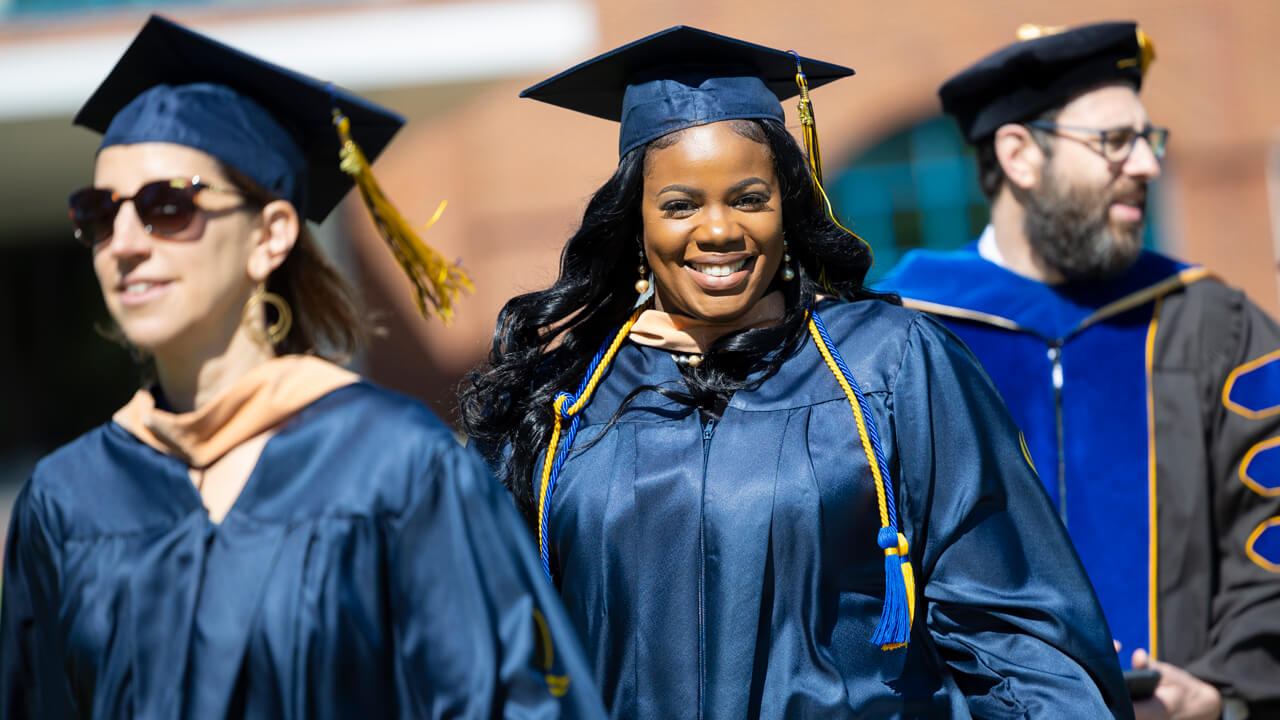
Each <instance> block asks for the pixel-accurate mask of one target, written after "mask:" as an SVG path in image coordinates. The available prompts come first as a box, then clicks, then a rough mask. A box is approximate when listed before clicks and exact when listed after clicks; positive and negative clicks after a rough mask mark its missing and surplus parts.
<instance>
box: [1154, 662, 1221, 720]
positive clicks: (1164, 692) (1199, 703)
mask: <svg viewBox="0 0 1280 720" xmlns="http://www.w3.org/2000/svg"><path fill="white" fill-rule="evenodd" d="M1133 667H1134V669H1137V670H1141V669H1143V668H1151V669H1153V670H1159V671H1160V684H1159V685H1157V686H1156V692H1155V694H1154V695H1152V696H1151V697H1150V698H1148V699H1146V700H1139V701H1137V702H1135V703H1134V704H1133V711H1134V715H1135V716H1136V718H1137V720H1217V718H1219V717H1221V716H1222V695H1221V693H1219V692H1218V688H1216V687H1214V686H1212V685H1210V684H1209V683H1207V682H1205V681H1203V680H1201V679H1199V678H1197V677H1195V676H1194V675H1192V674H1191V673H1189V672H1187V671H1186V670H1183V669H1182V668H1180V667H1177V666H1175V665H1170V664H1169V663H1165V662H1160V661H1159V660H1154V659H1152V658H1151V656H1149V655H1147V651H1146V650H1141V649H1139V650H1134V651H1133Z"/></svg>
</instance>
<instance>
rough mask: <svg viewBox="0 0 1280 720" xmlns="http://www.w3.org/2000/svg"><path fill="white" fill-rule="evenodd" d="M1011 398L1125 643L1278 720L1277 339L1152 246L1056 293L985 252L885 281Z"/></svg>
mask: <svg viewBox="0 0 1280 720" xmlns="http://www.w3.org/2000/svg"><path fill="white" fill-rule="evenodd" d="M884 285H885V289H889V290H893V291H896V292H899V293H901V295H902V296H903V300H904V302H905V303H906V304H908V305H909V306H911V307H916V308H918V309H922V310H927V311H929V312H931V313H934V314H936V315H937V316H938V317H939V318H940V319H941V320H942V321H943V322H945V323H946V324H947V326H948V327H949V328H950V329H951V330H953V331H954V332H955V333H956V334H957V335H958V336H959V337H960V338H961V339H962V340H963V341H964V342H965V343H966V344H967V345H968V346H969V347H970V348H971V349H972V350H973V352H974V354H975V355H977V357H978V359H979V360H980V361H981V362H982V363H983V365H984V366H985V367H986V369H987V371H988V372H989V373H990V374H991V377H992V379H993V380H994V381H995V383H996V386H997V387H998V388H999V390H1000V392H1001V393H1002V394H1003V395H1004V398H1005V400H1006V401H1007V402H1008V404H1009V408H1010V410H1011V412H1012V414H1013V417H1014V419H1015V420H1016V421H1017V422H1018V424H1019V425H1020V426H1021V428H1022V430H1023V431H1024V432H1025V433H1026V437H1027V443H1028V446H1029V448H1030V451H1031V456H1032V458H1033V459H1034V461H1035V463H1036V466H1037V467H1038V468H1039V470H1040V476H1041V479H1042V480H1043V481H1044V484H1045V487H1046V489H1047V490H1048V492H1049V494H1050V497H1051V498H1052V499H1053V501H1054V503H1055V505H1056V506H1057V508H1058V511H1059V514H1060V516H1061V517H1062V519H1063V521H1064V522H1065V524H1066V526H1067V529H1068V531H1069V532H1070V534H1071V538H1072V540H1073V541H1074V543H1075V546H1076V548H1077V550H1078V552H1079V553H1080V557H1081V559H1082V560H1083V562H1084V566H1085V568H1086V570H1087V571H1088V573H1089V576H1090V578H1091V580H1092V581H1093V583H1094V587H1095V588H1096V590H1097V593H1098V597H1099V599H1100V600H1101V602H1102V607H1103V610H1104V611H1105V613H1106V616H1107V620H1108V621H1109V622H1110V625H1111V630H1112V632H1113V633H1114V634H1115V636H1116V638H1118V639H1119V640H1120V641H1121V643H1122V644H1123V646H1124V647H1125V648H1126V650H1125V651H1123V652H1122V653H1121V658H1122V664H1123V665H1127V664H1128V660H1129V657H1130V651H1132V650H1133V649H1135V648H1146V649H1148V650H1149V651H1151V652H1152V653H1153V654H1154V655H1155V656H1156V657H1158V658H1160V659H1162V660H1166V661H1168V662H1172V663H1174V664H1175V665H1180V666H1183V667H1185V668H1187V669H1188V670H1190V671H1191V672H1192V673H1194V674H1195V675H1197V676H1198V677H1200V678H1202V679H1204V680H1206V681H1208V682H1211V683H1213V684H1214V685H1216V686H1218V687H1219V688H1220V689H1221V690H1222V692H1223V694H1224V696H1225V697H1227V698H1228V700H1231V699H1236V700H1239V701H1242V702H1244V703H1246V704H1247V705H1249V707H1250V708H1251V709H1252V710H1253V711H1254V715H1255V716H1265V717H1270V716H1272V715H1277V716H1280V326H1277V324H1276V322H1275V321H1274V320H1272V319H1270V318H1269V317H1267V316H1266V314H1265V313H1263V312H1262V311H1261V310H1259V309H1258V308H1257V307H1256V306H1254V305H1253V304H1252V303H1250V302H1249V301H1248V300H1247V299H1246V298H1244V296H1243V295H1242V294H1241V293H1240V292H1239V291H1237V290H1233V289H1231V288H1228V287H1226V286H1225V285H1223V284H1222V283H1221V282H1219V281H1217V280H1216V279H1214V278H1212V277H1210V276H1209V275H1208V273H1207V272H1205V271H1204V269H1203V268H1195V267H1189V266H1187V265H1185V264H1183V263H1179V262H1177V261H1175V260H1173V259H1171V258H1168V257H1164V256H1162V255H1159V254H1157V253H1153V252H1144V253H1143V254H1142V255H1141V256H1140V257H1139V258H1138V259H1137V261H1136V262H1135V263H1134V264H1133V266H1132V267H1130V268H1129V269H1128V270H1127V271H1125V272H1124V273H1123V274H1121V275H1120V276H1118V277H1116V278H1114V279H1111V280H1108V281H1105V282H1098V283H1091V284H1081V285H1074V286H1057V287H1055V286H1049V285H1045V284H1043V283H1039V282H1035V281H1033V280H1030V279H1028V278H1025V277H1022V276H1020V275H1017V274H1015V273H1012V272H1010V271H1008V270H1006V269H1004V268H1001V267H1000V266H998V265H996V264H995V263H992V262H990V261H988V260H986V259H985V258H983V257H981V255H980V254H979V253H978V250H977V244H976V243H974V244H970V245H968V246H966V247H964V248H962V249H960V250H956V251H952V252H930V251H914V252H912V253H909V254H908V255H907V256H906V257H905V258H904V259H903V261H902V263H901V264H899V266H898V267H896V268H895V269H894V271H893V272H892V273H891V274H890V276H889V277H888V278H886V280H885V282H884Z"/></svg>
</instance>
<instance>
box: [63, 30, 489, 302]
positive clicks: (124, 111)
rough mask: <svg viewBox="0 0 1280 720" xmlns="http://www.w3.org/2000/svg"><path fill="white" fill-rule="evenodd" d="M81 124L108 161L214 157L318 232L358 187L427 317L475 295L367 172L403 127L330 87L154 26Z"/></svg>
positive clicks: (92, 101)
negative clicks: (136, 147) (116, 157)
mask: <svg viewBox="0 0 1280 720" xmlns="http://www.w3.org/2000/svg"><path fill="white" fill-rule="evenodd" d="M73 122H74V123H75V124H77V125H83V126H84V127H87V128H89V129H91V130H94V131H96V132H99V133H102V134H103V138H102V144H101V146H100V148H99V149H102V148H106V147H111V146H114V145H129V144H134V143H144V142H167V143H175V144H178V145H183V146H186V147H191V148H194V149H196V150H200V151H202V152H205V153H208V154H209V155H211V156H213V157H214V158H216V159H218V160H219V161H220V162H222V163H224V164H226V165H228V166H230V167H233V168H235V169H236V170H238V171H239V172H241V173H244V174H245V175H246V176H248V177H249V178H250V179H252V180H253V181H254V182H256V183H257V184H258V185H260V186H261V187H263V188H264V189H265V190H267V191H268V192H270V193H271V194H272V195H274V196H276V197H279V198H282V199H285V200H288V201H289V202H290V203H292V204H293V206H294V207H295V208H296V209H297V210H298V213H299V214H300V215H302V216H303V217H306V218H307V219H310V220H313V221H315V222H320V221H322V220H324V219H325V217H327V216H328V215H329V213H330V212H331V211H332V210H333V208H334V207H335V206H336V205H337V204H338V202H339V201H340V200H342V198H343V196H345V195H346V194H347V192H348V191H349V190H350V189H351V187H352V185H357V186H358V187H359V188H360V191H361V195H362V197H363V198H364V200H365V204H366V205H367V206H368V207H369V209H370V212H371V213H372V214H373V216H374V221H375V223H376V224H377V226H378V229H379V231H380V232H381V233H382V235H383V236H384V238H385V239H386V240H387V242H388V244H389V245H390V246H391V249H392V252H393V254H395V256H396V259H397V260H398V261H399V262H400V264H401V266H402V267H403V268H404V270H405V272H406V273H407V274H408V275H409V277H410V279H411V280H412V281H413V282H414V283H415V285H417V287H418V291H419V292H418V303H419V307H420V309H421V310H422V311H423V313H424V314H427V303H430V304H432V305H433V306H435V308H436V311H437V312H438V313H439V314H440V315H441V316H442V317H443V318H445V319H446V320H447V319H448V317H449V312H450V308H451V305H452V297H453V295H454V294H455V293H456V292H457V290H459V289H461V288H462V287H466V288H470V283H469V282H468V280H467V278H466V276H465V274H463V273H462V272H461V270H459V269H458V268H457V267H455V266H450V265H448V264H447V263H445V262H444V260H443V259H442V258H441V257H440V255H439V254H438V253H436V252H435V251H434V250H432V249H431V248H429V247H427V246H426V245H425V244H423V243H422V241H421V240H420V239H418V237H417V236H416V234H415V233H414V232H413V230H412V228H411V227H409V225H408V223H407V222H405V221H404V219H403V218H401V217H400V215H399V213H398V212H397V211H396V209H395V208H394V207H393V206H392V205H391V203H390V202H389V201H388V200H387V199H386V197H385V195H383V193H382V191H381V189H380V188H379V187H378V185H377V182H376V181H375V180H374V178H373V174H372V172H371V170H370V169H369V158H373V157H376V156H377V155H378V154H379V153H380V152H382V150H383V149H384V148H385V147H386V146H387V144H388V143H389V142H390V141H391V138H392V136H393V135H395V133H396V131H397V130H399V129H400V127H401V126H402V125H403V124H404V119H403V118H401V117H400V116H399V115H397V114H395V113H393V112H391V111H390V110H387V109H386V108H383V107H380V106H379V105H376V104H374V103H372V102H370V101H368V100H365V99H363V98H361V97H359V96H357V95H354V94H352V93H350V92H347V91H345V90H342V89H340V88H338V87H336V86H334V85H333V84H332V83H328V82H324V81H321V80H316V79H314V78H310V77H307V76H306V75H303V74H301V73H297V72H294V71H292V70H289V69H288V68H284V67H280V66H279V65H274V64H272V63H269V62H266V61H264V60H261V59H259V58H256V57H254V56H252V55H249V54H247V53H244V52H241V51H239V50H236V49H235V48H232V47H230V46H227V45H224V44H222V43H220V42H217V41H216V40H213V39H212V38H209V37H206V36H204V35H201V34H200V33H197V32H194V31H192V30H190V29H188V28H185V27H183V26H181V25H178V24H177V23H175V22H173V21H171V20H168V19H166V18H163V17H160V16H157V15H152V16H151V18H150V19H149V20H148V21H147V23H146V24H145V25H144V26H143V28H142V30H140V31H139V32H138V35H137V36H136V37H135V38H134V40H133V43H132V44H131V45H130V46H129V48H128V49H127V50H126V51H125V53H124V55H123V56H122V57H121V58H120V60H119V61H118V62H117V63H116V66H115V67H114V68H113V69H112V70H111V72H110V73H109V74H108V75H107V77H106V79H105V80H103V81H102V84H101V85H100V86H99V87H98V89H97V90H96V91H94V93H93V95H92V96H91V97H90V98H89V100H88V101H87V102H85V104H84V106H83V107H81V108H80V111H79V112H78V113H77V114H76V116H75V119H74V121H73ZM366 152H367V153H368V157H366V155H365V153H366ZM441 209H443V205H442V206H441ZM439 212H440V211H437V213H436V215H437V217H438V216H439ZM433 222H434V219H433Z"/></svg>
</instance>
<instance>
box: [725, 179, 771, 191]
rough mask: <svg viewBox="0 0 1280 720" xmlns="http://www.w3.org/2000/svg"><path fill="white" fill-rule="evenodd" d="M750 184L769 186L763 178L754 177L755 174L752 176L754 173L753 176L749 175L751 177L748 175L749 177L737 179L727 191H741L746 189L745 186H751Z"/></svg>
mask: <svg viewBox="0 0 1280 720" xmlns="http://www.w3.org/2000/svg"><path fill="white" fill-rule="evenodd" d="M752 185H764V186H766V187H768V186H769V183H768V182H766V181H765V179H764V178H759V177H756V176H754V175H753V176H751V177H749V178H746V179H743V180H740V181H738V182H737V183H734V185H733V187H731V188H729V192H730V193H736V192H739V191H741V190H745V189H747V188H749V187H751V186H752Z"/></svg>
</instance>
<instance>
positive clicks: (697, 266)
mask: <svg viewBox="0 0 1280 720" xmlns="http://www.w3.org/2000/svg"><path fill="white" fill-rule="evenodd" d="M746 264H747V259H746V258H743V259H741V260H739V261H738V262H736V263H732V264H730V265H703V264H702V263H692V265H693V269H694V270H697V271H698V272H700V273H702V274H703V275H710V276H712V277H728V276H730V275H732V274H734V273H736V272H738V271H739V270H741V269H742V268H743V267H745V266H746Z"/></svg>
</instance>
